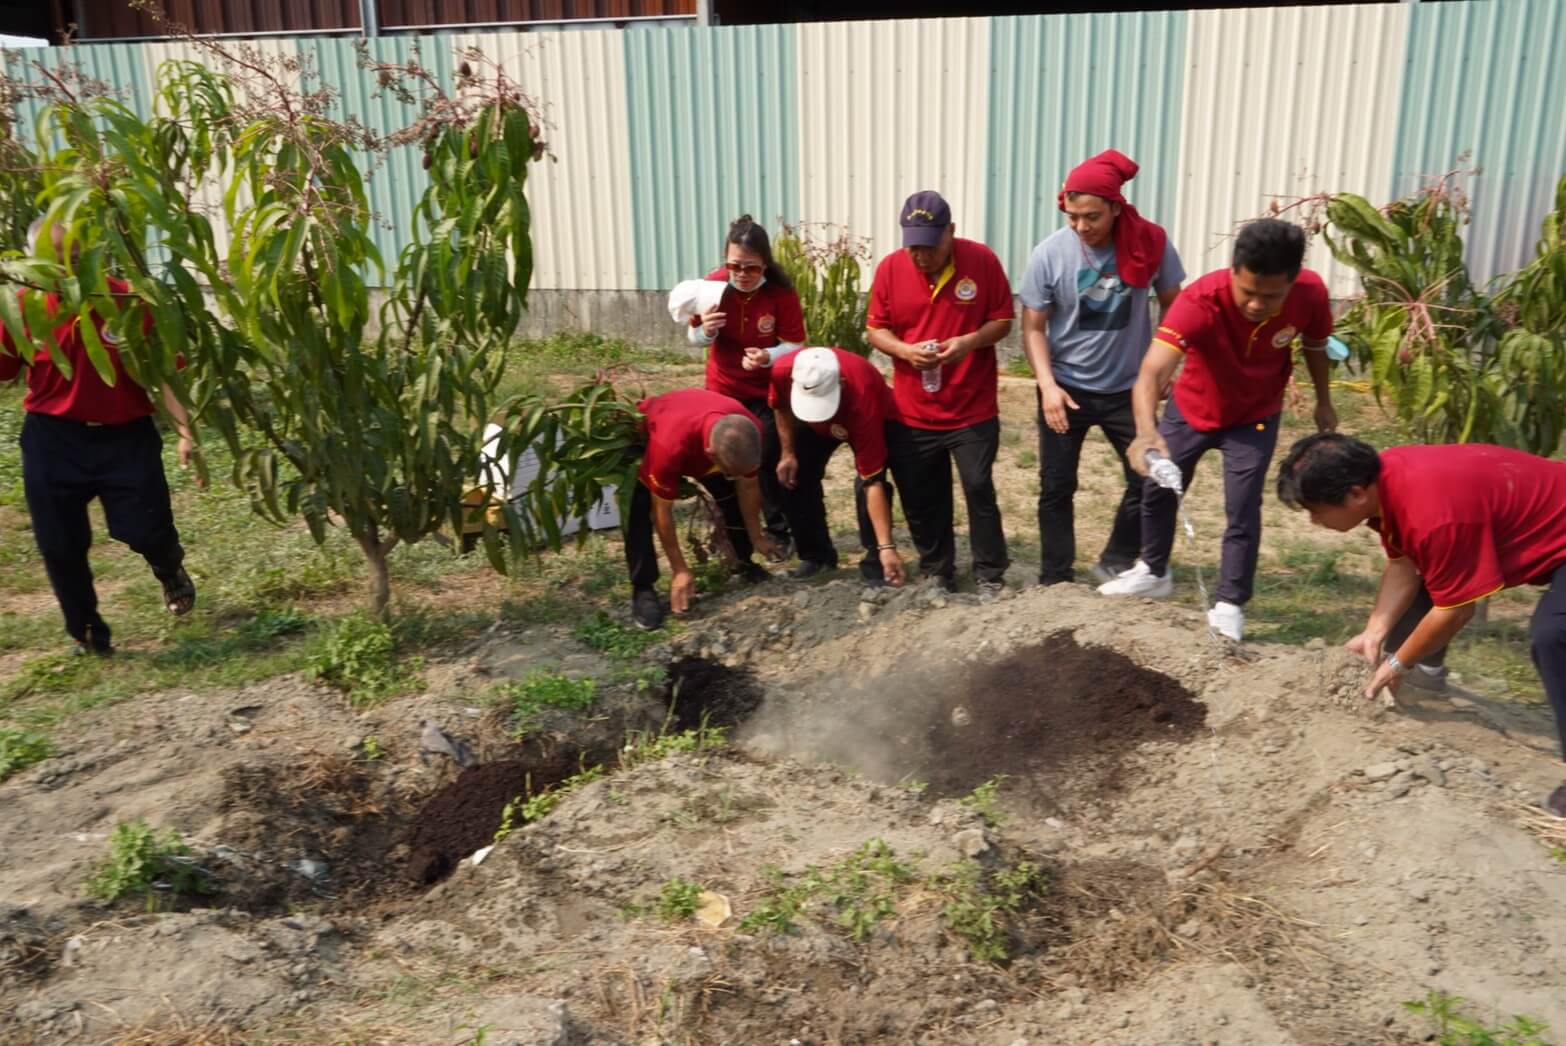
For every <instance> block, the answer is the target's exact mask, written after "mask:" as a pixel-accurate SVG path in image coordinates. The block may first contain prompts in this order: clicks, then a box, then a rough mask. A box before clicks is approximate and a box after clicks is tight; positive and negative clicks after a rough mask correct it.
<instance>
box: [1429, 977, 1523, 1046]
mask: <svg viewBox="0 0 1566 1046" xmlns="http://www.w3.org/2000/svg"><path fill="white" fill-rule="evenodd" d="M1467 1005H1468V1000H1467V999H1464V998H1461V997H1459V996H1456V995H1448V994H1446V993H1445V992H1440V991H1434V990H1432V991H1431V992H1430V993H1429V994H1427V995H1426V996H1425V997H1424V998H1423V999H1417V1000H1412V1001H1409V1002H1405V1003H1404V1004H1403V1008H1404V1009H1405V1010H1407V1011H1408V1012H1409V1013H1413V1014H1418V1015H1419V1016H1421V1017H1426V1018H1428V1019H1429V1020H1430V1023H1431V1025H1433V1026H1434V1028H1435V1034H1434V1037H1433V1038H1430V1039H1427V1040H1426V1041H1427V1042H1435V1043H1437V1044H1438V1046H1549V1043H1547V1042H1546V1041H1545V1040H1544V1037H1543V1033H1544V1032H1545V1031H1546V1030H1547V1029H1548V1028H1549V1025H1547V1024H1545V1023H1544V1022H1543V1021H1536V1020H1533V1019H1532V1018H1529V1017H1521V1016H1514V1017H1513V1018H1512V1019H1511V1020H1509V1021H1506V1022H1505V1023H1502V1024H1495V1025H1491V1024H1489V1023H1488V1022H1486V1021H1484V1020H1481V1019H1479V1018H1476V1017H1473V1016H1470V1015H1469V1014H1467V1013H1465V1012H1463V1008H1464V1007H1465V1006H1467Z"/></svg>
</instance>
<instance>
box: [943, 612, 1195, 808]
mask: <svg viewBox="0 0 1566 1046" xmlns="http://www.w3.org/2000/svg"><path fill="white" fill-rule="evenodd" d="M1206 720H1207V707H1206V706H1205V705H1203V704H1201V703H1200V702H1198V701H1197V700H1196V699H1195V698H1194V697H1192V696H1191V693H1190V691H1188V690H1186V689H1185V687H1183V686H1181V685H1180V684H1179V683H1178V682H1176V681H1175V680H1173V679H1171V678H1169V677H1168V676H1166V675H1163V674H1162V673H1159V672H1155V671H1153V670H1152V669H1149V668H1144V667H1143V666H1141V665H1139V664H1137V663H1136V662H1135V661H1132V660H1131V659H1130V658H1128V657H1126V656H1125V655H1124V654H1121V653H1118V652H1117V651H1114V650H1109V649H1105V648H1102V647H1083V646H1080V645H1078V643H1077V641H1076V639H1075V638H1074V637H1073V636H1072V635H1071V634H1070V633H1066V632H1058V633H1056V634H1054V635H1052V636H1049V637H1048V638H1046V639H1045V640H1044V642H1042V643H1040V644H1039V645H1038V646H1035V647H1029V648H1027V649H1025V650H1019V651H1018V652H1016V653H1015V654H1013V655H1011V656H1010V657H1008V658H1006V659H1005V660H1002V661H998V662H996V663H995V664H992V665H988V666H985V667H983V668H980V669H977V670H976V671H974V672H972V673H971V674H969V675H968V676H967V677H966V679H965V680H964V682H963V684H962V685H961V686H960V687H958V688H957V689H956V690H955V691H954V692H953V693H952V694H951V696H950V697H949V698H948V699H947V700H946V701H945V702H943V704H942V705H941V706H940V707H939V709H938V714H936V715H935V716H933V717H932V719H931V722H930V725H929V727H928V729H927V731H926V742H927V745H928V751H929V753H930V763H931V765H930V766H928V767H925V768H923V774H922V776H924V777H925V778H926V780H928V782H929V788H930V792H931V793H932V794H935V795H957V794H961V793H965V792H969V791H972V790H973V788H974V787H976V786H977V785H980V784H982V783H984V782H985V781H986V780H988V779H989V778H991V777H994V776H995V775H997V774H1008V775H1012V776H1035V777H1038V778H1040V781H1041V784H1042V786H1043V788H1044V791H1045V793H1046V795H1047V794H1048V793H1049V792H1050V791H1052V789H1051V788H1050V784H1049V779H1050V778H1056V779H1058V780H1059V782H1061V783H1062V784H1063V783H1064V782H1067V781H1070V782H1071V783H1072V785H1073V789H1076V788H1080V787H1082V786H1084V785H1086V786H1088V787H1090V788H1092V790H1094V791H1095V792H1098V791H1106V790H1109V791H1113V790H1118V789H1119V787H1120V782H1119V766H1120V761H1121V758H1122V757H1123V756H1124V754H1125V753H1126V752H1128V751H1131V750H1133V749H1135V748H1136V746H1137V745H1139V744H1142V743H1143V742H1145V741H1150V740H1160V741H1163V740H1169V739H1172V738H1174V739H1183V738H1189V737H1191V736H1192V735H1194V734H1195V733H1196V732H1198V731H1199V730H1200V729H1201V728H1202V724H1203V723H1205V722H1206ZM1045 771H1049V772H1051V773H1048V774H1041V772H1045ZM1054 771H1069V773H1054Z"/></svg>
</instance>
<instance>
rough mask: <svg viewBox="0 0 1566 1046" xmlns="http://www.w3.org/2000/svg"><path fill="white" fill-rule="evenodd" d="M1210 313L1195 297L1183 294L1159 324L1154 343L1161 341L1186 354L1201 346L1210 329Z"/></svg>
mask: <svg viewBox="0 0 1566 1046" xmlns="http://www.w3.org/2000/svg"><path fill="white" fill-rule="evenodd" d="M1209 317H1210V313H1209V312H1208V310H1207V309H1206V308H1204V307H1203V306H1202V303H1201V302H1200V301H1199V300H1197V299H1196V298H1195V297H1193V296H1191V295H1189V294H1186V293H1183V292H1182V293H1181V295H1180V296H1179V297H1178V298H1176V299H1175V302H1174V304H1173V305H1171V306H1169V311H1168V313H1166V314H1165V315H1164V317H1163V319H1162V320H1161V321H1160V322H1159V324H1158V331H1157V333H1155V334H1154V335H1153V340H1154V341H1161V342H1163V343H1164V344H1165V345H1168V346H1169V347H1170V348H1172V349H1176V350H1178V351H1179V352H1180V353H1182V354H1184V353H1187V352H1190V351H1191V346H1193V345H1200V344H1201V343H1202V340H1203V337H1204V336H1205V335H1206V334H1207V332H1208V329H1209V327H1210V318H1209Z"/></svg>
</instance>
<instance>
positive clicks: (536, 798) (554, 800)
mask: <svg viewBox="0 0 1566 1046" xmlns="http://www.w3.org/2000/svg"><path fill="white" fill-rule="evenodd" d="M603 775H604V768H603V767H601V766H594V767H590V768H588V769H586V770H583V771H582V772H581V773H579V774H575V775H573V776H571V777H568V778H566V779H565V780H564V781H561V782H560V783H559V784H557V785H555V787H553V788H551V789H549V790H547V791H543V792H540V793H538V794H537V795H533V796H529V797H528V798H527V801H526V802H524V803H523V804H522V820H523V821H527V822H532V821H537V820H538V819H539V818H541V817H548V816H549V815H550V814H552V813H554V810H555V807H557V806H559V805H560V802H561V800H563V799H565V797H566V796H568V795H570V794H571V793H572V792H574V791H576V790H577V789H578V788H581V787H582V786H583V785H585V784H588V783H590V782H592V781H596V780H598V779H599V778H600V777H602V776H603Z"/></svg>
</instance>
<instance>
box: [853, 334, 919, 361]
mask: <svg viewBox="0 0 1566 1046" xmlns="http://www.w3.org/2000/svg"><path fill="white" fill-rule="evenodd" d="M865 341H867V342H869V343H870V347H871V348H872V349H876V350H878V351H880V352H884V353H886V354H887V355H888V356H890V357H892V359H894V360H904V361H907V359H908V356H909V354H910V353H912V352H913V351H914V347H913V346H912V345H909V344H908V343H907V342H905V341H903V340H902V339H901V338H899V337H897V335H895V334H893V333H892V332H891V331H889V330H886V329H885V328H874V327H873V328H871V329H870V330H869V331H868V332H867V333H866V335H865Z"/></svg>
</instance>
